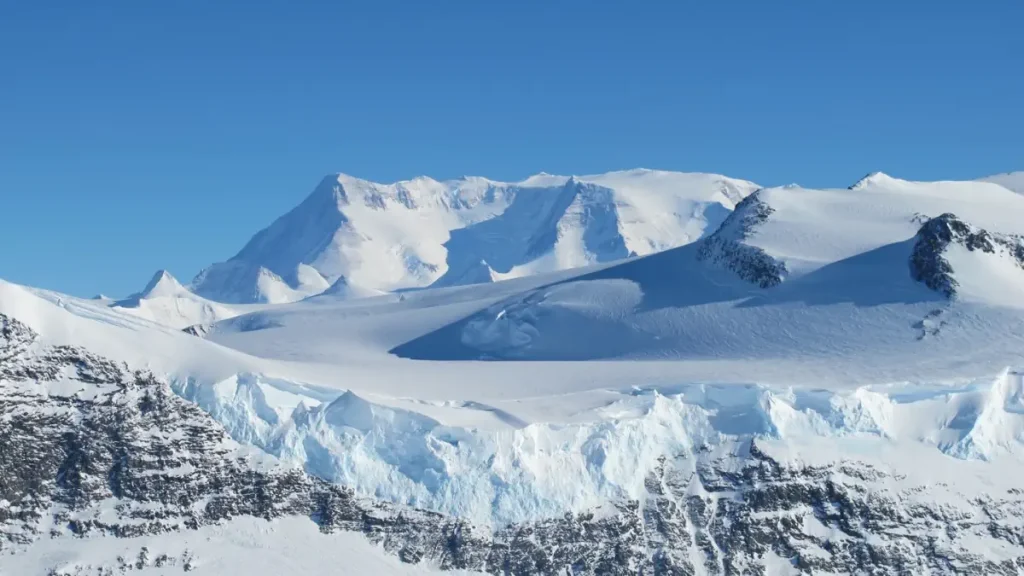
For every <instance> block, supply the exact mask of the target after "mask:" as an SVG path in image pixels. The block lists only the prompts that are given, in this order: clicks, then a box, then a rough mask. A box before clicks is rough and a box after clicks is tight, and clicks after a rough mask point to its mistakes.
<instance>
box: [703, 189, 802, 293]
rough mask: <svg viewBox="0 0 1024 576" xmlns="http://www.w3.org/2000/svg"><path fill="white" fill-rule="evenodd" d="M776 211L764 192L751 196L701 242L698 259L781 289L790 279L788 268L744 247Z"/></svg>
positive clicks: (763, 252)
mask: <svg viewBox="0 0 1024 576" xmlns="http://www.w3.org/2000/svg"><path fill="white" fill-rule="evenodd" d="M774 211H775V210H774V209H773V208H772V207H771V206H769V205H768V204H767V203H765V202H764V201H763V200H762V199H761V198H760V192H754V193H753V194H751V195H750V196H747V197H746V198H744V199H743V200H742V201H741V202H740V203H739V204H737V205H736V209H735V210H734V211H733V212H732V213H731V214H730V215H729V216H728V217H727V218H726V219H725V221H724V222H722V225H721V226H720V227H719V228H718V230H716V231H715V233H714V234H712V235H711V236H708V237H707V238H705V239H704V240H702V241H701V243H700V247H699V248H698V249H697V259H698V260H705V261H710V262H715V263H718V264H720V265H722V266H725V267H726V268H728V269H729V270H732V271H733V272H734V273H736V275H737V276H739V277H740V278H742V279H744V280H746V281H747V282H750V283H752V284H756V285H758V286H760V287H761V288H771V287H772V286H778V285H779V284H781V283H782V280H783V279H784V278H785V276H786V272H787V271H786V265H785V264H783V263H782V262H779V261H778V260H776V259H774V258H772V257H771V256H769V255H768V254H767V253H766V252H765V251H764V250H762V249H760V248H758V247H756V246H750V245H748V244H744V243H743V240H745V239H746V238H748V237H749V236H750V235H751V234H752V233H753V231H754V230H756V229H757V227H758V226H759V225H760V224H762V223H764V222H765V221H766V220H768V217H769V216H771V214H772V212H774Z"/></svg>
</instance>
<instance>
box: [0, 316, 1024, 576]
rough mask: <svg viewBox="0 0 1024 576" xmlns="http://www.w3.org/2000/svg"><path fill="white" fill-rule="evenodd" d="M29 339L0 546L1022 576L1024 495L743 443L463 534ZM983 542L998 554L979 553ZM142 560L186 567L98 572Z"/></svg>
mask: <svg viewBox="0 0 1024 576" xmlns="http://www.w3.org/2000/svg"><path fill="white" fill-rule="evenodd" d="M34 341H35V335H34V334H33V333H32V331H31V330H30V329H29V328H28V327H26V326H25V325H23V324H21V323H19V322H17V321H15V320H13V319H11V318H9V317H6V316H3V315H0V553H8V552H12V551H13V552H16V551H17V549H18V547H19V546H21V545H23V544H25V543H27V542H30V541H32V540H34V539H37V538H45V537H53V538H67V537H87V536H89V535H91V534H99V533H103V534H107V535H112V536H118V537H132V536H137V535H143V534H160V533H166V532H169V531H180V530H191V529H195V528H198V527H199V526H202V525H207V524H212V523H217V522H221V521H223V520H226V519H229V518H232V517H237V516H252V517H259V518H265V519H271V518H276V517H282V516H296V515H297V516H303V517H308V518H309V519H310V521H311V522H315V523H316V524H317V525H318V526H319V527H320V530H321V531H323V532H332V531H336V530H345V531H356V532H360V533H362V534H364V535H365V536H366V537H367V538H368V539H369V540H371V541H372V542H375V543H379V544H381V545H382V546H383V547H384V548H385V549H386V550H388V551H389V552H391V553H394V554H396V555H397V556H398V557H400V558H401V559H402V560H404V561H406V562H420V561H423V560H428V559H429V560H430V561H432V562H434V563H435V564H437V565H438V566H440V567H441V568H445V569H456V568H460V569H472V570H481V571H486V572H490V573H493V574H546V575H555V574H573V575H584V574H595V575H596V574H601V575H606V574H610V575H627V574H628V575H637V574H651V575H655V574H656V575H689V574H703V573H706V574H728V575H739V574H761V575H766V574H774V573H778V571H777V570H775V569H772V568H769V567H768V565H767V564H766V559H769V558H772V559H776V561H781V562H782V563H784V564H785V565H786V566H787V567H788V568H789V569H790V570H792V571H796V572H799V573H804V574H825V573H830V574H924V573H931V574H971V575H977V574H1018V573H1020V572H1021V571H1024V526H1022V525H1021V523H1020V522H1019V521H1018V520H1017V519H1019V518H1021V517H1024V491H1017V492H1011V493H1007V494H990V495H988V496H986V497H984V498H977V497H975V498H974V499H972V500H966V501H963V502H959V503H957V504H949V503H929V501H928V500H927V498H921V494H922V493H926V492H927V491H928V490H931V489H935V488H936V487H935V486H932V487H926V486H922V487H912V488H909V489H897V488H894V487H893V486H895V485H896V483H894V482H893V481H894V478H893V477H892V476H890V475H889V474H888V473H886V472H883V471H880V470H877V469H875V468H873V467H871V466H870V465H867V464H863V463H857V462H852V463H845V462H844V463H838V464H832V465H828V466H817V467H816V466H805V465H799V464H788V463H783V462H780V461H777V460H775V459H773V458H772V457H771V456H770V455H769V454H768V453H766V452H765V451H764V450H763V449H762V447H761V445H760V444H759V442H758V441H756V440H755V441H749V440H748V441H741V440H737V441H736V442H735V443H734V445H733V446H731V448H729V449H728V450H726V451H725V452H722V453H721V455H717V454H719V453H718V452H716V453H715V455H713V454H711V453H708V454H706V457H705V456H701V457H699V458H693V457H691V458H683V457H678V458H669V457H666V458H663V459H662V460H661V461H660V464H659V466H658V467H657V468H656V470H655V472H654V473H653V474H651V475H650V476H649V477H648V478H647V480H646V483H645V488H646V490H645V492H646V497H645V498H644V499H643V501H623V502H619V503H617V504H615V505H614V506H612V507H609V508H608V509H604V510H601V511H600V512H598V511H594V512H588V513H581V514H569V515H566V516H564V517H562V518H554V519H549V520H542V521H538V522H534V523H529V524H521V525H513V526H506V527H501V528H498V529H496V530H487V529H483V528H480V527H474V526H471V525H469V524H468V523H467V522H465V521H462V520H458V519H454V518H450V517H446V516H443V515H440V514H436V513H431V512H426V511H422V510H416V509H411V508H406V507H401V506H395V505H391V504H386V503H381V502H376V501H370V500H366V499H362V498H358V497H356V496H355V495H354V494H353V493H352V492H351V491H350V490H348V489H346V488H344V487H340V486H336V485H332V484H329V483H326V482H324V481H322V480H319V479H317V478H313V477H310V476H308V475H307V474H305V473H303V472H302V471H299V470H291V469H283V468H281V467H279V466H277V465H275V464H274V463H272V462H270V463H268V462H266V461H264V459H263V458H262V457H259V456H257V455H253V454H251V453H247V452H246V451H244V450H242V449H241V448H240V447H239V446H238V445H237V444H236V443H234V442H233V441H231V440H230V439H229V438H228V437H227V435H226V434H225V432H224V430H223V429H222V428H221V427H220V426H219V425H218V424H217V423H216V422H215V421H214V420H213V419H212V418H210V417H209V416H208V415H207V414H205V413H204V412H202V411H201V410H200V409H199V408H197V407H195V406H194V405H192V404H190V403H189V402H187V401H185V400H183V399H181V398H179V397H177V396H175V395H174V394H173V393H172V392H171V391H170V389H169V387H168V386H167V385H166V384H165V383H163V382H161V381H159V380H157V379H155V378H154V377H152V376H151V375H149V374H146V373H143V372H133V371H129V370H128V369H126V368H125V367H124V366H121V365H119V364H116V363H113V362H110V361H108V360H105V359H103V358H100V357H98V356H95V355H93V354H90V353H89V352H88V351H86V350H83V349H80V348H72V347H53V348H43V347H39V346H38V345H37V344H34ZM101 508H105V510H106V513H105V514H100V512H99V511H100V509H101ZM111 509H113V510H114V511H115V514H113V515H111V514H110V510H111ZM965 543H974V544H973V545H970V544H965ZM978 543H981V546H980V547H979V545H978ZM985 547H988V548H989V549H992V548H995V547H1000V548H1001V550H1002V552H1001V553H1000V554H999V555H998V556H995V555H993V557H992V558H989V557H986V555H985V554H982V553H979V552H977V550H979V549H982V550H984V549H986V548H985ZM3 549H7V550H3ZM1008 551H1009V552H1008ZM157 562H164V565H166V566H168V567H173V568H174V570H175V571H178V570H188V566H190V560H189V559H188V558H184V557H183V558H182V559H180V561H179V560H178V559H174V558H164V559H163V560H161V558H150V557H149V554H148V550H145V549H143V550H142V551H140V552H139V558H137V559H136V558H130V559H124V558H119V559H116V560H115V559H111V565H110V569H109V571H108V572H107V573H114V570H119V571H122V572H123V571H125V570H128V569H130V565H131V564H136V565H146V566H148V565H157ZM126 567H127V568H126ZM55 573H56V572H55ZM90 573H92V572H90Z"/></svg>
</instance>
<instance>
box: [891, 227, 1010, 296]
mask: <svg viewBox="0 0 1024 576" xmlns="http://www.w3.org/2000/svg"><path fill="white" fill-rule="evenodd" d="M951 245H958V246H961V247H963V248H965V249H967V251H969V252H982V253H985V254H998V255H1001V256H1004V257H1005V258H1006V259H1008V260H1009V261H1010V262H1011V263H1012V265H1014V266H1017V267H1019V268H1022V269H1024V243H1022V242H1021V238H1020V237H1019V236H1012V235H1006V234H994V233H990V232H988V231H986V230H982V229H979V228H975V227H974V226H971V225H970V224H968V223H966V222H964V221H963V220H961V219H959V218H957V217H956V215H954V214H950V213H946V214H942V215H941V216H937V217H935V218H931V219H929V220H927V221H926V222H925V223H924V224H923V225H922V226H921V228H920V230H918V232H917V236H916V239H915V243H914V251H913V254H912V255H911V257H910V273H911V275H912V276H913V278H914V280H917V281H918V282H922V283H924V285H925V286H927V287H928V288H931V289H932V290H935V291H936V292H941V293H942V294H944V295H945V296H946V297H947V298H954V297H956V295H957V290H958V288H959V287H960V283H959V282H958V281H957V279H956V277H955V273H954V270H953V266H952V265H951V264H950V262H949V260H948V259H947V258H946V252H947V250H948V249H949V247H950V246H951Z"/></svg>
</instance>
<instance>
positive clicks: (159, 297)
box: [100, 270, 256, 329]
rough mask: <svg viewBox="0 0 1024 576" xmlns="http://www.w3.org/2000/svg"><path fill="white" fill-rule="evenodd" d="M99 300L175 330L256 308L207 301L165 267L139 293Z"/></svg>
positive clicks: (217, 320) (207, 323)
mask: <svg viewBox="0 0 1024 576" xmlns="http://www.w3.org/2000/svg"><path fill="white" fill-rule="evenodd" d="M100 301H101V302H105V303H107V304H108V305H109V306H111V307H113V308H117V309H120V310H123V311H125V312H127V313H129V314H132V315H133V316H138V317H139V318H144V319H146V320H150V321H152V322H156V323H157V324H161V325H164V326H169V327H171V328H177V329H182V328H186V327H188V326H193V325H197V324H201V325H209V324H213V323H215V322H219V321H221V320H226V319H228V318H232V317H234V316H238V315H239V314H244V313H246V312H252V311H254V310H255V309H256V308H254V307H252V306H249V307H245V306H232V305H227V304H221V303H219V302H213V301H210V300H207V299H205V298H203V297H201V296H198V295H196V294H194V293H192V292H191V291H189V289H188V288H185V287H184V286H182V285H181V283H180V282H178V280H177V279H175V278H174V276H171V274H170V273H169V272H167V271H166V270H161V271H159V272H157V273H156V274H155V275H154V276H153V279H152V280H150V281H149V284H147V285H146V287H145V288H144V289H143V290H142V292H139V293H137V294H133V295H132V296H129V297H128V298H125V299H123V300H116V301H113V300H109V299H108V300H100Z"/></svg>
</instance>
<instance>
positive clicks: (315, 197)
mask: <svg viewBox="0 0 1024 576" xmlns="http://www.w3.org/2000/svg"><path fill="white" fill-rule="evenodd" d="M756 188H757V186H756V185H755V184H752V183H750V182H745V181H742V180H734V179H731V178H726V177H724V176H717V175H711V174H685V173H675V172H659V171H653V170H631V171H626V172H612V173H608V174H600V175H594V176H583V177H578V178H577V177H569V178H566V177H561V176H552V175H546V174H545V175H538V176H534V177H531V178H528V179H526V180H524V181H522V182H517V183H507V182H495V181H491V180H487V179H484V178H477V177H466V178H461V179H458V180H450V181H445V182H438V181H436V180H433V179H430V178H426V177H421V178H416V179H414V180H410V181H404V182H397V183H394V184H377V183H373V182H368V181H366V180H360V179H357V178H353V177H351V176H347V175H344V174H338V175H333V176H328V177H326V178H324V180H323V181H322V182H321V183H320V184H319V185H318V186H317V187H316V189H315V190H314V191H313V193H312V194H310V196H309V197H308V198H306V200H304V201H303V202H302V203H301V204H300V205H299V206H297V207H296V208H295V209H294V210H292V211H291V212H289V213H287V214H285V215H284V216H282V217H281V218H280V219H278V220H277V221H276V222H274V223H273V224H271V225H270V226H269V227H267V228H266V229H264V230H262V231H261V232H259V233H258V234H257V235H256V236H255V237H253V239H252V240H250V241H249V243H248V244H246V246H245V247H244V248H243V249H242V250H241V251H240V252H239V253H238V254H237V255H235V256H234V257H233V258H231V259H230V260H228V261H226V262H222V263H219V264H214V265H213V266H210V267H209V268H207V269H206V270H204V271H203V272H201V273H200V274H199V275H198V276H197V277H196V279H195V280H194V281H193V284H192V286H193V289H194V291H195V292H196V293H197V294H199V295H201V296H204V297H206V298H209V299H212V300H217V301H221V302H231V303H247V302H290V301H294V300H298V299H301V298H304V297H307V296H310V295H313V294H318V293H321V292H323V291H324V290H326V289H327V288H328V287H329V286H331V285H334V286H338V283H339V282H341V283H342V284H341V286H343V287H344V291H343V292H344V293H345V294H347V295H348V296H349V297H359V296H365V295H367V294H373V293H381V292H392V291H395V290H401V289H408V288H420V287H424V286H427V285H430V284H432V283H435V282H436V283H437V284H438V285H445V286H447V285H459V284H469V283H478V282H490V281H492V280H496V279H501V278H508V277H517V276H523V275H527V274H531V273H536V272H540V271H551V270H562V269H566V268H572V267H577V266H583V265H586V264H590V263H594V262H605V261H609V260H615V259H620V258H625V257H626V256H629V255H633V254H650V253H652V252H654V251H657V250H662V249H665V248H668V247H671V246H678V245H681V244H686V243H688V242H691V241H693V240H695V239H697V238H699V237H700V236H701V234H703V232H704V230H705V229H707V228H709V227H710V228H714V227H715V226H716V225H717V224H718V223H719V222H721V220H722V219H723V218H724V217H725V215H726V214H728V212H729V210H731V209H732V207H733V206H734V205H735V203H736V202H738V201H739V200H740V199H742V198H743V197H744V196H746V195H747V194H749V193H750V192H752V191H753V190H754V189H756ZM336 292H338V291H336Z"/></svg>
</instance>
